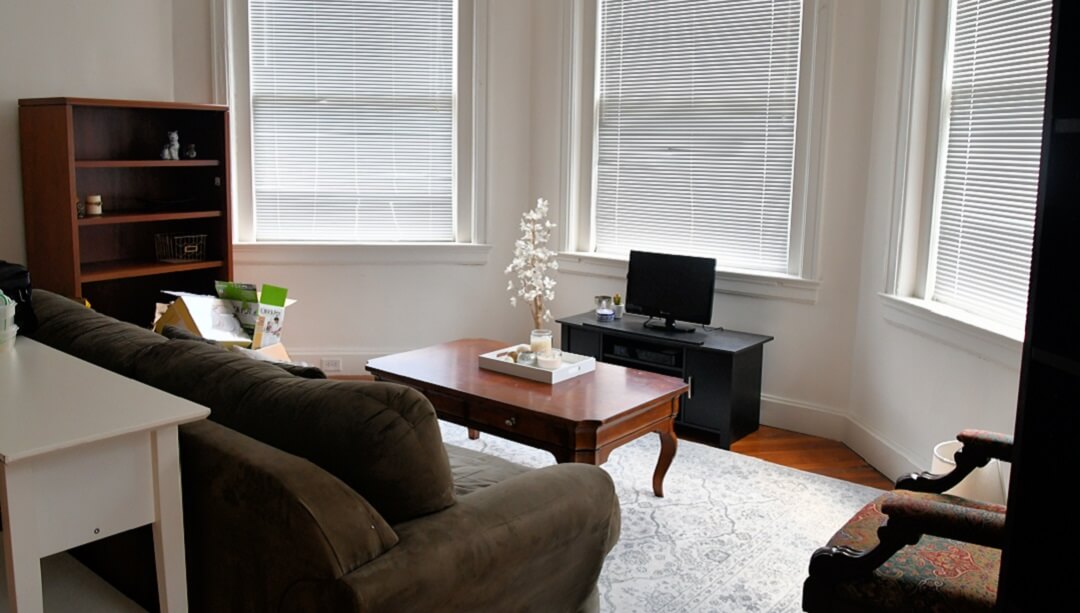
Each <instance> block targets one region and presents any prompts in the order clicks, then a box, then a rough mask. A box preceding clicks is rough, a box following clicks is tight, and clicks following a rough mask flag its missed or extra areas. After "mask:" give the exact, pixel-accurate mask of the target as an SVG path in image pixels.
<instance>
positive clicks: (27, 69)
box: [0, 0, 173, 262]
mask: <svg viewBox="0 0 1080 613" xmlns="http://www.w3.org/2000/svg"><path fill="white" fill-rule="evenodd" d="M53 96H79V97H88V98H124V99H132V98H133V99H149V100H171V99H172V96H173V41H172V2H171V0H95V1H94V2H81V1H78V0H5V1H4V2H0V259H4V260H9V261H15V262H25V261H26V249H25V244H24V242H23V213H22V181H21V175H20V172H21V171H20V166H19V107H18V99H19V98H41V97H53Z"/></svg>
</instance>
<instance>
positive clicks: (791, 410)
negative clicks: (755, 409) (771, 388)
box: [761, 394, 848, 441]
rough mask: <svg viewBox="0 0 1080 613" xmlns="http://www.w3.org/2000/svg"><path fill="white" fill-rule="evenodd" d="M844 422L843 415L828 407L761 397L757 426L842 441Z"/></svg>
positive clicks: (845, 424)
mask: <svg viewBox="0 0 1080 613" xmlns="http://www.w3.org/2000/svg"><path fill="white" fill-rule="evenodd" d="M847 421H848V416H847V414H845V413H844V412H842V411H838V410H836V409H833V408H830V407H825V406H821V405H816V404H812V403H808V402H802V401H800V400H792V399H790V398H783V397H780V396H774V395H772V394H762V395H761V423H762V424H764V425H766V426H772V427H774V428H780V429H782V430H791V431H792V432H799V433H800V434H811V435H813V436H820V437H822V438H827V439H832V440H834V441H843V439H844V433H845V432H847V427H848V426H847Z"/></svg>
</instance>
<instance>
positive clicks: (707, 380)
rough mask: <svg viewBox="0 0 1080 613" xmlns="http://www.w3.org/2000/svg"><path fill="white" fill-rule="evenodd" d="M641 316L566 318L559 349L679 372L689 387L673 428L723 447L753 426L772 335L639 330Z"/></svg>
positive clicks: (652, 369) (590, 314)
mask: <svg viewBox="0 0 1080 613" xmlns="http://www.w3.org/2000/svg"><path fill="white" fill-rule="evenodd" d="M647 319H648V318H647V317H640V316H637V315H625V316H624V317H623V318H622V319H618V320H615V321H613V322H609V323H601V322H598V321H596V315H595V314H594V313H593V312H592V311H589V312H586V313H581V314H580V315H574V316H573V317H565V318H562V319H560V320H558V322H559V323H560V324H562V349H563V351H569V352H571V353H577V354H581V355H588V356H592V357H594V358H596V359H597V361H600V362H608V363H611V364H618V365H620V366H626V367H629V368H637V369H640V370H647V371H650V372H656V373H660V374H664V375H671V376H675V377H681V378H682V379H683V380H684V381H686V382H687V383H689V384H690V392H689V393H688V394H687V395H686V396H684V397H683V399H682V410H681V411H680V412H679V417H678V418H677V420H676V422H675V425H676V429H677V430H679V431H683V432H686V431H690V432H691V433H693V434H695V435H697V436H699V437H700V436H704V437H705V438H707V439H709V440H711V441H712V442H714V443H715V444H716V445H717V446H719V447H722V448H724V449H729V448H730V447H731V443H733V442H734V441H736V440H738V439H740V438H742V437H744V436H746V435H747V434H750V433H751V432H753V431H755V430H757V428H758V422H759V417H760V414H761V363H762V357H763V353H764V351H763V349H764V345H765V343H767V342H769V341H771V340H773V337H771V336H763V335H760V334H750V333H747V332H736V331H734V330H697V331H694V332H689V333H688V332H670V331H665V330H654V329H648V328H644V327H643V325H642V324H644V323H645V321H646V320H647Z"/></svg>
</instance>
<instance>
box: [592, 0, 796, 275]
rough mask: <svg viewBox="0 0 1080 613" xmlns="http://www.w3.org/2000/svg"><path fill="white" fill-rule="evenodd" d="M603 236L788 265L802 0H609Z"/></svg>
mask: <svg viewBox="0 0 1080 613" xmlns="http://www.w3.org/2000/svg"><path fill="white" fill-rule="evenodd" d="M600 19H601V22H600V59H599V69H600V76H599V99H598V108H597V118H598V127H597V146H596V160H597V161H596V177H595V188H594V203H595V205H594V215H595V248H596V250H597V251H598V252H606V253H612V254H624V253H626V251H627V250H629V249H642V250H654V251H663V252H673V253H684V254H689V255H704V256H709V257H715V258H716V259H717V263H718V265H721V266H724V267H732V268H743V269H750V270H762V271H775V272H787V269H788V247H789V244H788V243H789V234H790V223H791V205H792V173H793V165H794V157H795V113H796V97H797V89H798V87H797V86H798V76H799V48H800V31H801V21H802V2H801V1H800V0H726V1H723V2H719V1H714V0H603V4H602V8H601V14H600Z"/></svg>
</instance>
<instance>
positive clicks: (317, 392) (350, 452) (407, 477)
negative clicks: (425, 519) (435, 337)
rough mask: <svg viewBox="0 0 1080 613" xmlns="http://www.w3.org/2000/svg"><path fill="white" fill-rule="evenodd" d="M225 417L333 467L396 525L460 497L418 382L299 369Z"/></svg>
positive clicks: (261, 388) (249, 397) (279, 445)
mask: <svg viewBox="0 0 1080 613" xmlns="http://www.w3.org/2000/svg"><path fill="white" fill-rule="evenodd" d="M219 421H221V423H223V424H225V425H227V426H229V427H231V428H233V429H236V430H240V431H241V432H243V433H245V434H247V435H249V436H252V437H254V438H256V439H258V440H261V441H263V442H265V443H268V444H270V445H273V446H275V447H277V448H279V449H283V450H285V451H288V452H289V453H292V454H295V455H298V456H301V457H303V458H306V459H308V460H310V461H312V462H314V463H315V464H316V465H318V466H320V467H322V468H323V469H325V470H327V471H329V472H330V473H332V474H333V475H334V476H336V477H338V478H339V479H341V480H342V481H344V482H345V483H347V484H349V486H351V487H352V488H353V489H355V490H356V491H357V492H358V493H359V494H360V495H361V496H363V497H364V498H365V499H367V501H368V502H370V503H371V504H372V505H373V506H374V507H375V508H376V509H378V510H379V512H380V513H382V515H383V517H385V518H386V520H387V521H388V522H390V524H391V525H394V524H396V523H398V522H401V521H405V520H408V519H413V518H416V517H419V516H421V515H427V514H429V513H434V512H436V511H440V510H442V509H444V508H446V507H448V506H450V505H452V504H453V503H454V482H453V476H452V475H451V472H450V464H449V461H448V459H447V456H446V450H445V448H444V447H443V445H442V433H441V432H440V431H439V424H438V420H437V419H436V417H435V409H434V408H433V407H432V406H431V403H430V402H428V400H427V398H425V397H424V396H423V395H422V394H420V392H417V391H416V390H414V389H412V388H408V387H405V386H401V385H395V384H392V383H376V382H365V381H314V380H304V379H299V378H295V377H294V378H293V379H292V381H291V382H290V383H289V384H288V385H283V384H281V382H275V384H274V385H261V386H258V387H256V388H253V389H252V390H251V391H250V393H248V394H246V395H245V396H244V398H243V399H242V400H241V401H240V403H239V405H237V407H236V409H235V410H233V411H231V412H230V413H228V415H226V416H223V418H222V419H221V420H219Z"/></svg>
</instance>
